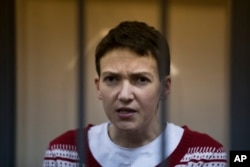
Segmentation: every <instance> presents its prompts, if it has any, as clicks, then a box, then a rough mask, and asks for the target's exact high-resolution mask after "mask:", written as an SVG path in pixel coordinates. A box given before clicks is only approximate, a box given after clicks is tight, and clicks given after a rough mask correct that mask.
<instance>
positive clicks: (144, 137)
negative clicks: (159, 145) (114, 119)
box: [108, 121, 164, 148]
mask: <svg viewBox="0 0 250 167" xmlns="http://www.w3.org/2000/svg"><path fill="white" fill-rule="evenodd" d="M162 129H164V127H162V126H161V124H160V121H157V122H155V123H154V124H153V126H152V125H151V126H149V127H143V128H141V129H140V130H135V131H130V132H127V131H126V132H124V131H122V130H119V129H118V128H116V127H115V126H114V125H113V124H111V125H110V126H109V130H108V131H109V137H110V138H111V140H112V141H113V142H114V143H116V144H117V145H119V146H122V147H126V148H136V147H140V146H143V145H146V144H148V143H150V142H151V141H153V140H154V139H155V138H157V137H158V136H159V135H160V133H161V132H162Z"/></svg>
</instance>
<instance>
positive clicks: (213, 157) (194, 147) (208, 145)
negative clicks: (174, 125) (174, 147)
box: [179, 126, 227, 166]
mask: <svg viewBox="0 0 250 167" xmlns="http://www.w3.org/2000/svg"><path fill="white" fill-rule="evenodd" d="M183 129H184V134H183V137H182V140H181V142H180V144H179V147H180V148H179V149H182V151H183V156H181V157H182V158H181V160H180V161H179V164H182V165H184V164H186V165H187V164H189V165H191V164H192V165H207V166H210V165H212V166H216V165H217V166H226V163H227V155H226V151H225V149H224V147H223V145H222V144H221V143H220V142H218V141H217V140H215V139H214V138H212V137H211V136H209V135H208V134H205V133H200V132H197V131H193V130H190V129H189V128H188V127H186V126H184V127H183Z"/></svg>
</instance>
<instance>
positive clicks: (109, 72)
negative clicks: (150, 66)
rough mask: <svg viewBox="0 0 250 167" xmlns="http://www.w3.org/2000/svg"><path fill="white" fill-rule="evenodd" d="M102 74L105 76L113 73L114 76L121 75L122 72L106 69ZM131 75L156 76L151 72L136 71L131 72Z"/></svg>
mask: <svg viewBox="0 0 250 167" xmlns="http://www.w3.org/2000/svg"><path fill="white" fill-rule="evenodd" d="M101 75H102V76H103V75H104V76H106V75H113V76H119V75H120V74H119V73H116V72H111V71H105V72H103V73H101ZM130 75H131V76H149V77H151V78H154V76H153V75H152V74H151V73H149V72H135V73H132V74H130Z"/></svg>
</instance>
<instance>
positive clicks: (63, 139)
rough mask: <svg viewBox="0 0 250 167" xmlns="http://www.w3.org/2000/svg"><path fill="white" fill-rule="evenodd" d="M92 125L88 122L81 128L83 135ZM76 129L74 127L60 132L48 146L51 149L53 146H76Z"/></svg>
mask: <svg viewBox="0 0 250 167" xmlns="http://www.w3.org/2000/svg"><path fill="white" fill-rule="evenodd" d="M92 126H93V125H92V124H89V125H88V126H86V127H85V128H84V129H83V131H84V135H85V134H86V132H87V131H88V130H89V129H90V128H91V127H92ZM78 131H79V129H74V130H68V131H66V132H64V133H62V134H61V135H59V136H57V137H56V138H54V139H53V140H52V141H50V143H49V148H50V149H52V148H53V147H66V146H76V141H77V134H78Z"/></svg>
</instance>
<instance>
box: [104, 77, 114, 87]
mask: <svg viewBox="0 0 250 167" xmlns="http://www.w3.org/2000/svg"><path fill="white" fill-rule="evenodd" d="M104 82H105V83H106V84H108V85H111V84H114V83H116V82H117V78H116V77H114V76H107V77H105V78H104Z"/></svg>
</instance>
